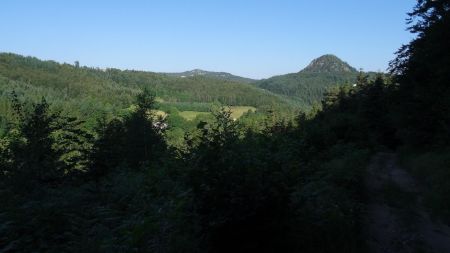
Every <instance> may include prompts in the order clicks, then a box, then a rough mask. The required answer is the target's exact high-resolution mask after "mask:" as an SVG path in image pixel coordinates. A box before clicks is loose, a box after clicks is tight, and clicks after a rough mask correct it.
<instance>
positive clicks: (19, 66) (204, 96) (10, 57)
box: [0, 53, 293, 117]
mask: <svg viewBox="0 0 450 253" xmlns="http://www.w3.org/2000/svg"><path fill="white" fill-rule="evenodd" d="M144 87H145V88H149V89H150V90H152V91H153V92H154V93H155V94H156V96H157V98H158V101H159V102H161V103H165V104H166V105H170V106H175V107H178V106H180V105H181V104H186V103H196V104H201V105H203V107H205V108H208V105H209V104H210V103H217V102H219V103H221V104H223V105H237V106H240V105H242V106H253V107H256V108H261V107H265V106H273V107H277V108H285V109H286V108H291V107H292V106H293V102H292V101H290V100H289V99H286V98H283V97H282V96H280V95H277V94H273V93H271V92H270V91H267V90H263V89H260V88H258V87H255V86H252V85H250V84H246V83H239V82H234V81H228V80H220V79H217V78H210V77H207V76H192V77H186V78H178V77H171V76H167V75H164V74H158V73H153V72H143V71H131V70H118V69H106V70H101V69H98V68H89V67H81V66H79V65H78V64H75V65H71V64H66V63H64V64H61V63H57V62H54V61H42V60H39V59H37V58H34V57H24V56H20V55H16V54H11V53H1V54H0V111H1V113H0V114H1V115H4V116H5V115H6V117H7V115H9V114H11V113H10V112H9V111H8V110H10V109H7V108H10V107H9V105H8V103H9V102H8V101H10V97H9V95H10V93H11V92H12V90H15V91H16V92H17V93H18V94H19V95H24V96H25V97H26V99H30V100H33V101H37V100H39V99H41V97H42V96H45V97H46V99H47V100H48V101H49V102H50V103H51V104H53V105H54V106H57V107H60V108H62V109H63V110H66V111H73V112H74V113H75V114H76V115H78V116H80V115H82V116H86V115H87V116H89V115H90V114H92V113H94V112H106V113H113V114H114V113H117V112H118V111H120V110H123V109H124V108H127V107H129V106H130V105H131V104H132V101H133V100H132V98H133V97H134V95H135V94H136V93H138V92H139V91H140V90H141V89H142V88H144ZM179 109H183V108H179ZM206 110H207V109H206Z"/></svg>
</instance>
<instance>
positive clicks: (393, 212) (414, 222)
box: [364, 153, 450, 253]
mask: <svg viewBox="0 0 450 253" xmlns="http://www.w3.org/2000/svg"><path fill="white" fill-rule="evenodd" d="M365 181H366V186H367V188H368V194H369V196H368V197H369V200H368V203H367V213H366V216H365V220H364V222H365V226H364V227H365V229H366V231H365V233H366V238H368V239H367V243H368V247H369V252H372V253H391V252H392V253H394V252H395V253H404V252H408V253H418V252H432V253H450V227H449V226H446V225H443V224H441V223H440V222H438V221H433V220H432V219H431V218H430V216H429V215H428V213H427V212H426V211H425V208H424V207H423V205H422V199H421V194H422V189H421V187H420V185H419V184H418V183H417V182H416V181H415V180H414V178H413V177H412V176H411V175H410V174H409V173H408V172H407V171H405V170H403V169H402V168H400V167H399V166H398V165H397V164H396V156H395V155H394V154H391V153H379V154H377V155H376V156H374V157H373V159H372V161H371V163H370V166H369V168H368V173H367V176H366V179H365Z"/></svg>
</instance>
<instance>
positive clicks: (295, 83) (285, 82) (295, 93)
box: [255, 55, 358, 106]
mask: <svg viewBox="0 0 450 253" xmlns="http://www.w3.org/2000/svg"><path fill="white" fill-rule="evenodd" d="M357 75H358V71H357V70H356V69H355V68H353V67H352V66H350V65H349V64H348V63H346V62H344V61H342V60H341V59H339V58H338V57H336V56H334V55H323V56H321V57H319V58H317V59H314V60H313V61H312V62H311V63H310V64H309V65H308V66H307V67H306V68H304V69H303V70H301V71H299V72H297V73H291V74H286V75H280V76H274V77H271V78H268V79H264V80H261V81H258V82H256V83H255V85H256V86H257V87H260V88H263V89H266V90H269V91H271V92H274V93H277V94H280V95H284V96H288V97H292V98H294V99H298V100H299V101H300V102H301V104H302V105H303V106H311V105H312V104H313V103H315V102H317V101H320V100H321V99H322V98H323V93H324V92H325V91H326V90H327V89H328V88H330V87H332V86H336V85H342V84H346V83H354V82H355V80H356V77H357Z"/></svg>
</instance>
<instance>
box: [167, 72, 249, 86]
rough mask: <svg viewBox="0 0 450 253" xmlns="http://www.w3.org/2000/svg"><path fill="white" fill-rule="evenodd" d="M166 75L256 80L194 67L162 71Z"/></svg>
mask: <svg viewBox="0 0 450 253" xmlns="http://www.w3.org/2000/svg"><path fill="white" fill-rule="evenodd" d="M163 74H166V75H168V76H174V77H182V78H184V77H193V76H205V77H210V78H216V79H221V80H227V81H235V82H241V83H252V82H255V81H256V80H254V79H251V78H246V77H241V76H236V75H233V74H230V73H227V72H213V71H206V70H202V69H194V70H190V71H185V72H180V73H163Z"/></svg>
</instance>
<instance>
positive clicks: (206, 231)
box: [0, 0, 450, 252]
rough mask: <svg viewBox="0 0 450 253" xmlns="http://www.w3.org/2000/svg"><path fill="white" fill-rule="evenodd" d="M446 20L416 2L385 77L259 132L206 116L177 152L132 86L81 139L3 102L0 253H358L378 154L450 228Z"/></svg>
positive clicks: (219, 115) (45, 109)
mask: <svg viewBox="0 0 450 253" xmlns="http://www.w3.org/2000/svg"><path fill="white" fill-rule="evenodd" d="M449 13H450V4H449V3H448V1H440V0H437V1H431V0H419V2H418V4H417V6H416V8H415V9H414V11H413V13H411V17H412V23H411V28H410V29H411V31H412V32H414V33H415V34H416V35H417V38H416V39H415V40H413V41H412V42H411V43H410V44H408V45H406V46H403V47H402V48H401V49H400V51H399V52H398V57H397V59H396V60H394V61H393V62H392V63H391V75H390V76H386V75H378V76H377V77H375V78H368V77H367V76H366V75H365V74H364V73H360V74H359V76H358V77H357V80H356V81H355V83H356V85H341V86H339V87H337V88H335V89H330V90H329V91H328V92H327V93H326V94H325V95H324V99H323V101H322V104H321V106H320V107H315V108H314V109H313V110H312V111H311V112H309V113H300V114H299V115H297V117H296V118H295V120H290V119H285V120H283V119H282V118H280V117H279V116H277V114H276V113H275V112H273V111H270V110H268V111H267V113H265V114H263V115H261V114H260V115H258V121H260V120H262V121H261V122H260V123H258V124H257V125H258V127H255V121H256V119H255V118H256V117H255V118H254V119H255V120H253V121H252V120H248V119H247V120H244V119H243V120H237V121H235V120H233V119H232V118H231V117H230V112H229V111H228V110H227V109H226V108H222V109H216V110H214V111H213V115H214V118H213V120H206V121H199V122H198V124H197V125H196V126H195V127H193V129H191V130H189V131H187V132H186V134H185V135H184V136H183V138H182V142H183V145H179V146H177V147H174V146H169V145H167V142H166V140H165V131H166V130H165V129H163V128H160V127H159V126H160V124H161V123H162V122H160V121H162V120H163V119H161V118H160V119H157V117H154V116H152V114H153V112H154V111H153V110H152V109H154V108H155V105H156V104H157V103H156V101H155V96H154V94H153V93H152V92H150V91H149V90H146V89H143V91H142V92H137V91H136V90H139V89H138V87H137V88H136V87H134V88H132V90H130V92H129V96H130V98H129V99H131V97H133V98H134V102H133V104H134V105H135V106H134V108H133V109H131V110H128V111H126V112H121V113H111V115H112V116H111V115H110V116H109V117H102V114H100V115H95V112H93V114H92V115H93V116H92V118H89V117H88V120H90V124H91V125H90V126H89V127H86V122H85V121H84V120H86V115H83V117H81V118H82V119H83V120H80V119H79V117H75V116H78V115H70V114H68V113H63V112H61V110H60V108H58V107H55V106H54V105H52V104H51V103H48V102H47V101H46V100H45V99H44V98H43V99H42V100H39V101H37V102H28V101H26V100H25V99H24V97H23V96H22V95H20V94H17V93H14V92H13V93H11V94H9V95H8V96H9V102H8V103H5V106H8V108H9V109H8V111H10V112H11V114H10V115H8V117H5V118H7V119H8V121H7V122H5V123H4V129H5V130H4V131H3V133H2V136H1V140H0V141H1V142H0V203H1V206H0V251H1V252H364V251H365V245H364V238H362V233H361V230H362V229H361V224H360V222H361V219H360V216H361V213H362V211H363V206H364V205H363V203H364V200H365V197H366V196H365V193H364V192H365V191H364V186H363V185H362V178H363V175H364V173H365V167H366V164H367V160H368V158H369V157H370V155H371V153H372V152H373V151H375V150H379V149H397V150H399V152H400V153H401V154H402V157H403V161H404V163H405V164H411V166H410V168H411V169H412V170H413V172H414V173H417V175H420V176H421V178H422V179H423V181H424V183H425V184H426V185H428V186H429V197H428V198H427V203H429V207H430V208H432V210H434V211H435V214H436V217H440V218H442V219H444V220H447V221H449V220H450V213H449V212H448V210H450V199H449V196H450V194H449V193H450V185H449V184H448V181H449V180H450V167H449V165H450V161H449V159H450V99H449V97H450V86H449V84H450V62H449V60H450V55H449V54H450V52H449V51H448V50H447V49H448V45H449V44H450V39H449V38H450V16H449ZM60 78H61V77H60ZM110 88H111V87H110ZM135 88H136V90H134V89H135ZM108 89H109V88H108ZM108 89H107V90H108ZM111 89H112V88H111ZM130 89H131V88H130ZM23 92H25V91H23ZM68 92H70V90H68ZM111 92H112V91H111ZM127 96H128V95H127ZM106 99H107V96H105V105H106V104H107V100H106ZM83 101H85V100H83ZM75 102H76V101H74V103H75ZM255 105H256V104H255ZM80 106H82V104H80ZM94 115H95V117H94ZM5 121H6V120H5ZM92 122H95V124H94V123H92ZM155 123H157V124H155ZM92 125H94V126H92Z"/></svg>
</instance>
